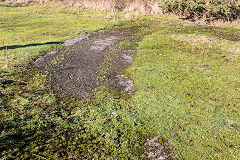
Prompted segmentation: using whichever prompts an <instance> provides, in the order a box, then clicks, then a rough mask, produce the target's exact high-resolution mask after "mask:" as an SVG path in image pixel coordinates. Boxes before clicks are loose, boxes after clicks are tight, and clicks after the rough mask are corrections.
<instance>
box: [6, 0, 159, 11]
mask: <svg viewBox="0 0 240 160" xmlns="http://www.w3.org/2000/svg"><path fill="white" fill-rule="evenodd" d="M6 1H7V2H13V3H24V4H29V3H41V4H44V3H48V2H50V1H51V2H56V3H61V4H62V5H64V6H72V7H76V8H92V9H97V10H106V11H124V12H140V13H147V14H160V13H162V12H161V9H160V7H159V3H158V2H159V1H158V0H6Z"/></svg>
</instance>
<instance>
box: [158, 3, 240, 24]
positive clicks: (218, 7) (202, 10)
mask: <svg viewBox="0 0 240 160" xmlns="http://www.w3.org/2000/svg"><path fill="white" fill-rule="evenodd" d="M160 5H161V7H162V8H163V10H164V12H174V13H177V14H180V15H185V16H187V17H188V18H205V19H207V20H215V19H224V20H228V21H229V20H234V19H238V18H239V16H240V1H239V0H161V1H160Z"/></svg>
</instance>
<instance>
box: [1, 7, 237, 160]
mask: <svg viewBox="0 0 240 160" xmlns="http://www.w3.org/2000/svg"><path fill="white" fill-rule="evenodd" d="M0 12H1V14H0V33H1V35H3V36H1V37H0V38H1V39H0V42H1V43H0V44H1V46H0V50H1V53H2V54H1V56H0V63H1V68H0V106H1V112H0V127H1V128H0V133H1V136H0V153H1V154H0V157H1V158H2V159H17V158H20V159H202V158H204V159H238V157H239V155H240V149H239V140H240V134H239V126H240V123H239V109H238V108H239V98H240V88H239V86H240V84H239V82H240V77H239V69H240V68H239V67H240V65H239V62H240V61H239V52H240V48H239V46H240V44H239V43H240V37H239V34H240V26H239V24H238V23H234V22H233V23H221V24H220V25H219V24H217V23H216V24H212V25H210V24H204V25H198V24H196V23H192V22H188V21H183V20H180V19H179V18H178V17H175V16H161V17H158V16H137V17H133V18H132V19H131V20H129V19H125V18H123V16H122V15H121V14H119V15H117V16H116V17H115V18H114V19H111V21H110V20H108V19H106V17H108V13H107V12H93V11H88V10H84V11H79V12H70V11H68V10H62V9H61V10H58V8H57V7H56V6H54V7H51V5H50V6H49V7H45V8H43V7H42V6H38V5H33V6H11V5H10V6H6V5H1V6H0Z"/></svg>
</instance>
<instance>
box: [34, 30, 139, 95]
mask: <svg viewBox="0 0 240 160" xmlns="http://www.w3.org/2000/svg"><path fill="white" fill-rule="evenodd" d="M133 33H134V32H133V31H131V30H130V29H118V28H114V29H109V30H101V31H98V32H95V33H90V34H86V35H82V36H79V37H77V38H74V39H71V40H67V41H65V42H64V43H63V46H64V47H63V48H62V49H60V50H57V49H55V50H53V51H52V52H50V53H47V54H46V55H45V56H43V57H41V58H39V59H37V60H36V61H35V63H34V65H35V66H37V67H38V68H40V69H49V70H50V71H51V72H52V89H53V90H54V91H55V92H56V93H59V94H66V95H75V96H80V97H82V98H87V97H89V96H90V94H91V93H92V92H93V91H94V90H95V89H96V88H98V87H100V86H101V85H106V83H107V85H108V86H111V87H114V89H116V90H119V89H121V92H120V93H126V94H132V93H133V92H134V86H133V82H132V80H130V79H129V77H127V76H125V75H123V74H122V71H123V70H124V69H125V68H127V67H128V66H129V64H130V63H132V62H133V54H134V53H135V51H134V50H126V51H124V50H122V49H121V48H118V47H116V44H117V43H119V42H120V41H123V40H125V39H127V38H128V37H129V36H131V35H132V34H133Z"/></svg>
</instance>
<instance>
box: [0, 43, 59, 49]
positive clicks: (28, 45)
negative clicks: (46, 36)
mask: <svg viewBox="0 0 240 160" xmlns="http://www.w3.org/2000/svg"><path fill="white" fill-rule="evenodd" d="M48 44H61V42H46V43H32V44H26V45H12V46H3V47H0V50H4V49H17V48H25V47H34V46H41V45H48Z"/></svg>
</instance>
